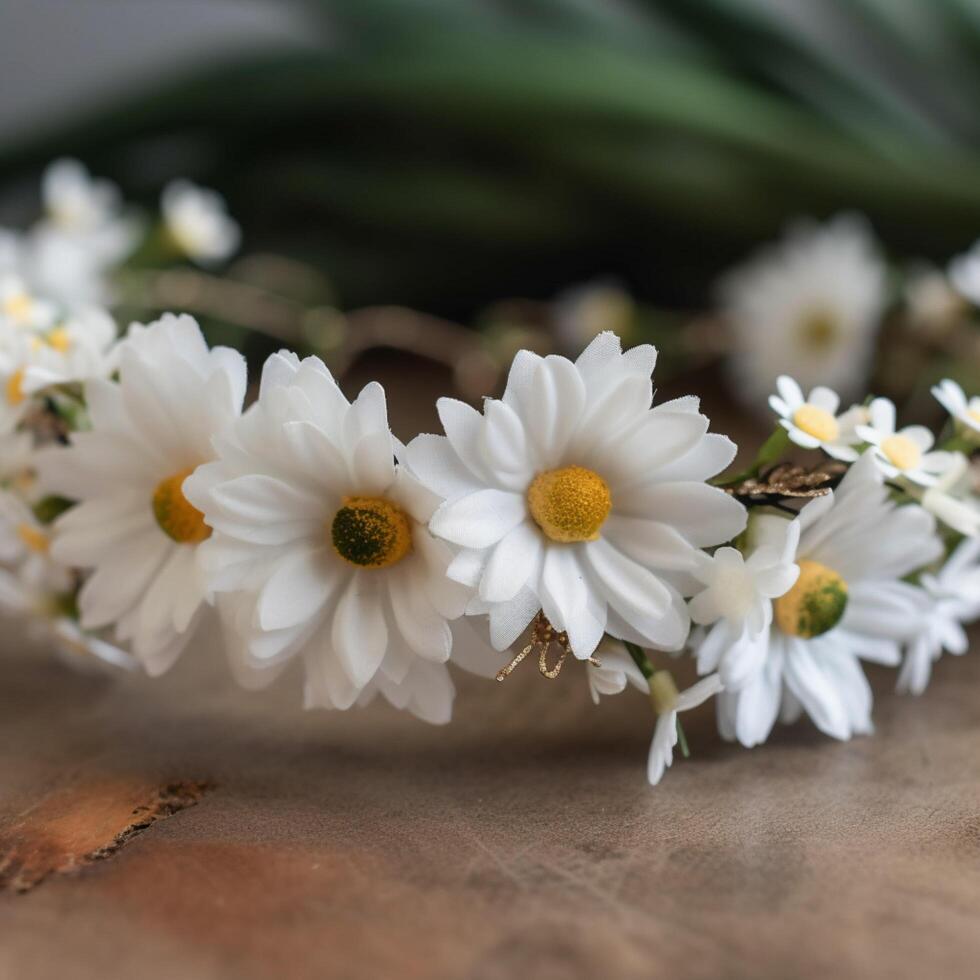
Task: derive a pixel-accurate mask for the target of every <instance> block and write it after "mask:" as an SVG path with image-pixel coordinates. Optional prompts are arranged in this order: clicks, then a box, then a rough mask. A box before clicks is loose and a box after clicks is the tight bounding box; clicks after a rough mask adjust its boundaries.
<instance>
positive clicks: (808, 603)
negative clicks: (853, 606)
mask: <svg viewBox="0 0 980 980" xmlns="http://www.w3.org/2000/svg"><path fill="white" fill-rule="evenodd" d="M798 564H799V566H800V577H799V578H798V579H797V580H796V584H795V585H794V586H793V588H791V589H790V590H789V592H787V593H786V594H785V595H783V596H780V597H779V598H778V599H777V600H776V601H775V602H774V603H773V608H774V614H775V620H776V625H777V626H778V627H779V628H780V629H781V630H782V631H783V632H784V633H789V634H791V635H792V636H802V637H804V638H806V639H811V638H812V637H814V636H820V635H821V634H823V633H826V632H827V631H828V630H832V629H833V628H834V627H835V626H836V625H837V624H838V623H839V622H840V621H841V617H842V616H843V615H844V610H845V609H846V608H847V583H846V582H845V581H844V580H843V579H842V578H841V577H840V576H839V575H838V574H837V573H836V572H835V571H834V570H833V569H831V568H827V566H826V565H821V564H820V562H818V561H810V560H809V559H807V558H804V559H802V560H801V561H799V562H798Z"/></svg>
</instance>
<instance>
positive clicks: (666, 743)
mask: <svg viewBox="0 0 980 980" xmlns="http://www.w3.org/2000/svg"><path fill="white" fill-rule="evenodd" d="M722 690H723V685H722V682H721V678H720V677H719V676H718V675H717V674H711V675H710V676H709V677H704V678H702V679H701V680H699V681H698V682H697V683H696V684H694V685H693V686H691V687H689V688H688V689H687V690H686V691H678V690H677V685H676V684H674V678H673V677H672V676H671V675H670V673H669V672H668V671H666V670H658V671H657V672H656V673H655V674H654V675H653V677H651V678H650V701H651V703H652V704H653V708H654V711H656V712H657V726H656V728H655V729H654V731H653V741H652V742H651V743H650V754H649V756H647V780H648V781H649V783H650V785H651V786H656V785H657V783H659V782H660V780H661V779H663V775H664V773H665V772H666V771H667V768H668V767H669V766H670V764H671V763H672V762H673V761H674V746H675V745H676V744H677V715H678V714H679V713H680V712H681V711H690V710H691V709H692V708H696V707H697V706H698V705H700V704H704V702H705V701H707V700H708V698H713V697H714V696H715V695H716V694H720V693H721V692H722Z"/></svg>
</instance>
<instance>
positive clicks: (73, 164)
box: [41, 159, 122, 234]
mask: <svg viewBox="0 0 980 980" xmlns="http://www.w3.org/2000/svg"><path fill="white" fill-rule="evenodd" d="M41 199H42V201H43V203H44V209H45V211H46V212H47V215H48V218H49V220H50V221H51V222H53V223H54V224H55V225H57V226H58V227H59V228H61V229H62V230H64V231H66V232H70V233H74V234H88V233H91V232H97V231H99V230H100V229H102V228H104V227H105V226H106V225H109V224H111V223H112V222H113V221H115V220H116V219H117V218H118V217H119V213H120V210H121V207H122V199H121V197H120V194H119V188H118V187H116V185H115V184H113V183H111V182H110V181H108V180H95V179H94V178H93V177H92V175H91V174H90V173H89V172H88V170H87V169H86V168H85V167H84V166H83V165H82V164H81V163H79V162H78V160H67V159H65V160H55V161H54V162H53V163H51V164H49V165H48V168H47V169H46V170H45V171H44V174H43V176H42V177H41Z"/></svg>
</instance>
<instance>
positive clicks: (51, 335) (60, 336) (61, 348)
mask: <svg viewBox="0 0 980 980" xmlns="http://www.w3.org/2000/svg"><path fill="white" fill-rule="evenodd" d="M44 342H45V343H46V344H47V345H48V347H52V348H54V350H56V351H58V352H59V353H61V354H64V353H65V352H66V351H67V350H68V349H69V348H70V347H71V335H70V334H69V333H68V331H67V329H66V328H65V327H55V328H54V330H51V331H49V332H48V333H46V334H45V335H44Z"/></svg>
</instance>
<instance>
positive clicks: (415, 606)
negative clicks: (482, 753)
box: [186, 352, 467, 714]
mask: <svg viewBox="0 0 980 980" xmlns="http://www.w3.org/2000/svg"><path fill="white" fill-rule="evenodd" d="M215 446H216V449H217V451H218V459H217V460H216V461H215V462H213V463H210V464H209V465H207V466H203V467H201V468H200V469H199V470H198V471H197V473H195V474H194V476H193V478H192V479H191V480H188V482H187V485H186V491H187V494H188V497H189V498H190V500H191V502H192V503H193V504H194V505H195V506H197V507H199V508H200V509H201V510H202V511H203V512H204V514H205V517H206V520H207V522H208V524H210V525H211V527H213V528H214V532H215V533H214V535H213V537H212V538H211V540H210V541H208V542H207V544H206V545H205V546H204V547H203V548H202V561H203V562H204V566H205V568H206V569H207V572H208V576H209V582H210V584H211V587H212V588H213V589H214V590H215V591H216V592H220V593H224V592H237V593H240V595H239V597H238V598H237V599H236V605H237V607H238V608H237V611H236V614H235V616H234V624H233V625H234V627H235V631H236V632H237V633H238V634H239V636H240V637H241V642H242V643H243V644H244V645H245V648H246V649H247V652H248V657H249V660H250V661H251V663H252V664H253V665H254V666H255V667H257V668H259V669H262V668H265V669H271V668H272V667H273V666H275V665H277V664H279V663H282V662H283V661H285V660H288V659H290V658H292V657H300V658H302V659H303V661H304V663H305V667H306V695H305V701H306V704H307V705H308V706H311V707H312V706H315V705H319V706H324V707H334V708H348V707H350V706H351V705H352V704H354V702H355V701H356V700H357V699H358V697H359V696H361V695H362V692H364V691H365V689H366V688H367V686H368V685H369V684H370V683H371V681H372V680H375V679H376V680H377V684H376V687H377V689H378V690H379V691H380V692H381V693H382V694H384V695H385V696H387V697H388V698H389V700H394V701H396V702H398V701H402V702H403V703H404V704H405V706H409V704H415V705H416V707H418V708H420V704H419V701H418V699H419V698H420V697H421V696H422V695H421V694H420V693H419V692H420V689H421V686H422V685H424V683H426V678H428V681H429V682H430V683H433V684H436V683H438V684H441V685H442V686H443V688H444V689H445V688H446V686H447V685H448V683H449V681H448V677H447V676H444V672H445V663H446V661H447V660H448V659H449V657H450V652H451V649H452V642H453V641H452V632H451V630H450V626H449V622H448V620H450V619H455V618H457V617H458V616H460V615H462V612H463V609H464V607H465V603H466V599H467V590H466V589H464V588H462V587H461V586H459V585H457V584H456V583H454V582H451V581H450V580H449V579H447V578H446V574H445V573H446V568H447V566H448V565H449V562H450V560H451V558H452V554H451V552H450V550H449V548H448V547H447V546H446V545H445V544H444V543H442V542H441V541H437V540H436V539H435V538H434V537H432V535H431V534H429V531H428V529H427V528H426V525H427V523H428V521H429V518H430V516H431V515H432V512H433V511H434V510H435V508H436V506H437V505H438V504H439V503H440V500H439V498H437V497H435V496H434V495H433V494H431V493H430V492H429V491H427V490H425V489H424V488H423V487H422V486H421V485H420V484H419V483H418V481H417V480H416V479H415V478H414V477H413V475H412V473H411V472H410V470H409V469H408V468H407V467H406V466H405V465H404V464H396V461H395V453H396V451H397V452H399V453H400V448H399V447H398V445H397V444H396V441H395V440H394V438H393V436H392V435H391V431H390V429H389V427H388V417H387V409H386V404H385V394H384V389H383V388H382V387H381V386H380V385H378V384H376V383H373V384H370V385H368V386H367V387H366V388H364V390H363V391H362V392H361V393H360V395H359V396H358V397H357V398H356V399H355V400H354V402H353V403H351V402H348V400H347V399H346V398H345V397H344V395H343V394H342V393H341V391H340V388H339V387H338V386H337V384H336V382H335V381H334V379H333V377H332V376H331V374H330V372H329V371H328V370H327V368H326V367H325V366H324V364H323V362H322V361H320V360H319V359H318V358H315V357H310V358H306V359H305V360H303V361H300V360H299V359H298V358H297V357H296V356H295V355H294V354H290V353H288V352H282V353H279V354H274V355H273V356H272V357H270V358H269V360H268V361H267V362H266V364H265V367H264V370H263V372H262V382H261V388H260V391H259V397H258V400H257V401H256V403H255V404H254V405H252V406H251V407H250V408H249V410H248V411H247V412H246V413H245V414H244V415H243V416H242V417H241V419H240V420H239V421H238V423H237V424H236V426H235V427H234V429H233V430H232V431H231V432H229V433H227V434H226V435H225V436H224V437H223V438H221V439H218V440H216V441H215ZM419 659H421V660H422V661H425V662H428V663H431V664H432V667H431V668H429V667H428V666H420V665H418V664H417V663H416V661H417V660H419ZM379 673H380V674H381V675H382V677H378V674H379ZM437 675H438V677H439V680H438V681H434V680H433V678H434V677H436V676H437ZM403 685H404V687H403V689H402V690H400V691H399V692H398V693H396V692H395V687H400V686H403ZM420 710H421V708H420ZM434 713H435V712H434ZM436 714H437V713H436Z"/></svg>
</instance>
